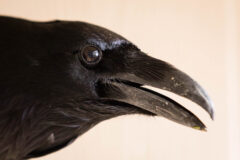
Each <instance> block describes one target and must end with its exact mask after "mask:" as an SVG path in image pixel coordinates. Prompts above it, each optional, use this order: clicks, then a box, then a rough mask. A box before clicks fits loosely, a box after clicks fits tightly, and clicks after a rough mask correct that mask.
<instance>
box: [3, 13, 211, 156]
mask: <svg viewBox="0 0 240 160" xmlns="http://www.w3.org/2000/svg"><path fill="white" fill-rule="evenodd" d="M0 74H1V76H0V139H1V141H0V159H1V160H23V159H28V158H32V157H38V156H43V155H46V154H48V153H51V152H54V151H57V150H59V149H61V148H63V147H65V146H67V145H68V144H70V143H71V142H72V141H74V140H75V139H76V138H77V137H78V136H80V135H81V134H83V133H84V132H86V131H88V130H89V129H90V128H91V127H93V126H94V125H96V124H97V123H99V122H101V121H103V120H106V119H110V118H113V117H116V116H120V115H126V114H145V115H151V116H162V117H165V118H167V119H170V120H172V121H175V122H177V123H180V124H182V125H185V126H189V127H192V128H195V129H199V130H204V129H205V125H204V124H203V123H202V122H201V121H200V120H199V119H198V118H197V117H196V116H195V115H194V114H193V113H191V112H190V111H188V110H187V109H185V108H184V107H183V106H181V105H180V104H179V103H177V102H175V101H174V100H172V99H170V98H168V97H166V96H164V95H162V94H160V93H157V92H154V91H152V90H149V89H147V88H145V87H144V86H143V85H148V86H153V87H156V88H160V89H163V90H167V91H170V92H173V93H175V94H178V95H180V96H182V97H185V98H187V99H190V100H192V101H193V102H195V103H197V104H199V105H200V106H201V107H202V108H204V109H205V110H206V111H207V112H208V113H209V114H210V116H211V117H212V118H213V109H212V105H211V101H210V99H209V98H208V96H207V94H206V93H205V91H204V90H203V89H202V88H201V87H200V85H199V84H198V83H197V82H195V81H194V80H192V79H191V78H190V77H189V76H187V75H186V74H185V73H183V72H181V71H179V70H178V69H176V68H175V67H173V66H172V65H170V64H168V63H166V62H164V61H161V60H158V59H155V58H152V57H150V56H148V55H147V54H145V53H144V52H142V51H141V50H140V49H138V48H137V47H136V46H135V45H134V44H132V43H131V42H129V41H128V40H126V39H125V38H123V37H122V36H120V35H118V34H116V33H113V32H111V31H109V30H107V29H104V28H101V27H98V26H96V25H92V24H89V23H84V22H76V21H74V22H73V21H51V22H32V21H28V20H23V19H18V18H10V17H4V16H2V17H0Z"/></svg>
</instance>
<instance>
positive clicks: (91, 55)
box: [81, 45, 102, 65]
mask: <svg viewBox="0 0 240 160" xmlns="http://www.w3.org/2000/svg"><path fill="white" fill-rule="evenodd" d="M81 59H82V60H83V61H84V62H85V63H86V64H89V65H94V64H97V63H99V62H100V61H101V59H102V51H101V50H100V49H99V48H97V47H95V46H92V45H87V46H85V47H84V48H83V49H82V51H81Z"/></svg>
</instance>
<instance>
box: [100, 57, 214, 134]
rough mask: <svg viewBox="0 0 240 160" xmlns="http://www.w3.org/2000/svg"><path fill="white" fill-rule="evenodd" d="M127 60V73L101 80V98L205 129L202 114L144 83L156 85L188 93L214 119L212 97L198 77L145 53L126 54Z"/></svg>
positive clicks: (182, 93) (181, 94)
mask: <svg viewBox="0 0 240 160" xmlns="http://www.w3.org/2000/svg"><path fill="white" fill-rule="evenodd" d="M126 61H127V64H126V69H125V70H126V71H125V72H124V73H121V74H118V75H116V76H115V77H114V78H112V79H111V80H110V81H107V82H106V81H102V85H100V86H101V87H100V89H99V90H98V91H99V92H98V93H99V96H100V97H101V98H103V99H109V100H115V101H121V102H125V103H128V104H131V105H134V106H136V107H139V108H142V109H144V110H147V111H149V112H151V113H153V114H155V115H159V116H163V117H165V118H167V119H170V120H172V121H174V122H177V123H180V124H182V125H185V126H189V127H192V128H195V129H199V130H205V128H206V127H205V125H204V124H203V123H202V122H201V121H200V120H199V118H197V117H196V116H195V115H194V114H193V113H191V112H190V111H189V110H187V109H185V108H184V107H183V106H182V105H180V104H179V103H177V102H175V101H174V100H172V99H170V98H168V97H166V96H164V95H162V94H160V93H157V92H154V91H152V90H149V89H146V88H144V87H142V86H143V85H148V86H153V87H156V88H159V89H163V90H167V91H170V92H173V93H175V94H177V95H180V96H182V97H185V98H187V99H189V100H191V101H193V102H195V103H197V104H198V105H200V106H201V107H202V108H203V109H205V110H206V111H207V112H208V113H209V115H210V116H211V118H212V119H213V117H214V111H213V106H212V103H211V100H210V98H209V97H208V95H207V94H206V92H205V91H204V90H203V88H202V87H201V86H200V85H199V84H198V83H197V82H196V81H194V80H193V79H192V78H190V77H189V76H188V75H186V74H185V73H183V72H182V71H180V70H178V69H176V68H174V67H173V66H171V65H169V64H168V63H166V62H163V61H161V60H158V59H155V58H152V57H149V56H148V55H146V54H144V53H138V54H137V56H134V57H127V60H126Z"/></svg>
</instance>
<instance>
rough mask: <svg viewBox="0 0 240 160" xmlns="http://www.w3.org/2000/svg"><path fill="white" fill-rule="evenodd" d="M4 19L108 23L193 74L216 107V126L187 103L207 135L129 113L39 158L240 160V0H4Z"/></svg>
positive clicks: (0, 4) (0, 7)
mask: <svg viewBox="0 0 240 160" xmlns="http://www.w3.org/2000/svg"><path fill="white" fill-rule="evenodd" d="M0 14H1V15H9V16H15V17H21V18H27V19H31V20H42V21H46V20H52V19H64V20H79V21H87V22H90V23H94V24H97V25H100V26H104V27H106V28H108V29H110V30H113V31H115V32H117V33H119V34H121V35H123V36H124V37H126V38H127V39H129V40H130V41H132V42H133V43H135V44H136V45H137V46H138V47H139V48H141V49H142V50H143V51H145V52H147V53H148V54H150V55H152V56H154V57H156V58H159V59H162V60H165V61H167V62H169V63H171V64H173V65H175V66H176V67H177V68H179V69H181V70H183V71H184V72H186V73H188V74H189V75H190V76H191V77H193V78H194V79H195V80H197V81H198V82H199V83H200V84H201V85H202V86H203V87H204V88H205V89H206V90H207V91H208V93H209V95H210V96H211V98H212V100H213V102H214V104H215V111H216V117H215V120H214V122H211V120H210V118H209V116H207V114H206V113H204V112H203V111H202V110H198V109H197V108H200V107H198V106H197V105H195V104H192V103H188V102H186V103H187V104H188V106H189V108H190V109H191V110H194V111H196V112H197V113H196V114H197V115H200V117H201V118H202V119H203V121H204V122H206V124H207V126H208V132H206V133H205V132H199V131H196V130H193V129H190V128H187V127H184V126H180V125H178V124H175V123H173V122H170V121H168V120H165V119H163V118H152V117H147V116H141V115H133V116H122V117H118V118H115V119H111V120H108V121H105V122H102V123H100V124H99V125H97V126H96V127H94V128H93V129H91V130H90V131H88V132H87V133H85V134H84V135H83V136H81V137H80V138H78V139H77V141H75V142H74V143H73V144H72V145H70V146H68V147H67V148H65V149H63V150H60V151H58V152H56V153H53V154H51V155H48V156H45V157H41V158H39V160H76V159H81V160H95V159H104V160H112V159H114V160H161V159H162V160H193V159H194V160H239V159H240V107H239V104H240V101H239V95H240V94H239V92H240V84H239V80H240V76H239V75H240V74H239V73H240V71H239V68H240V64H239V62H240V48H239V46H240V32H239V31H240V29H239V28H240V1H238V0H181V1H179V0H131V1H130V0H129V1H127V0H38V1H37V0H0ZM0 25H1V24H0ZM0 36H1V35H0ZM184 103H185V102H184Z"/></svg>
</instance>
